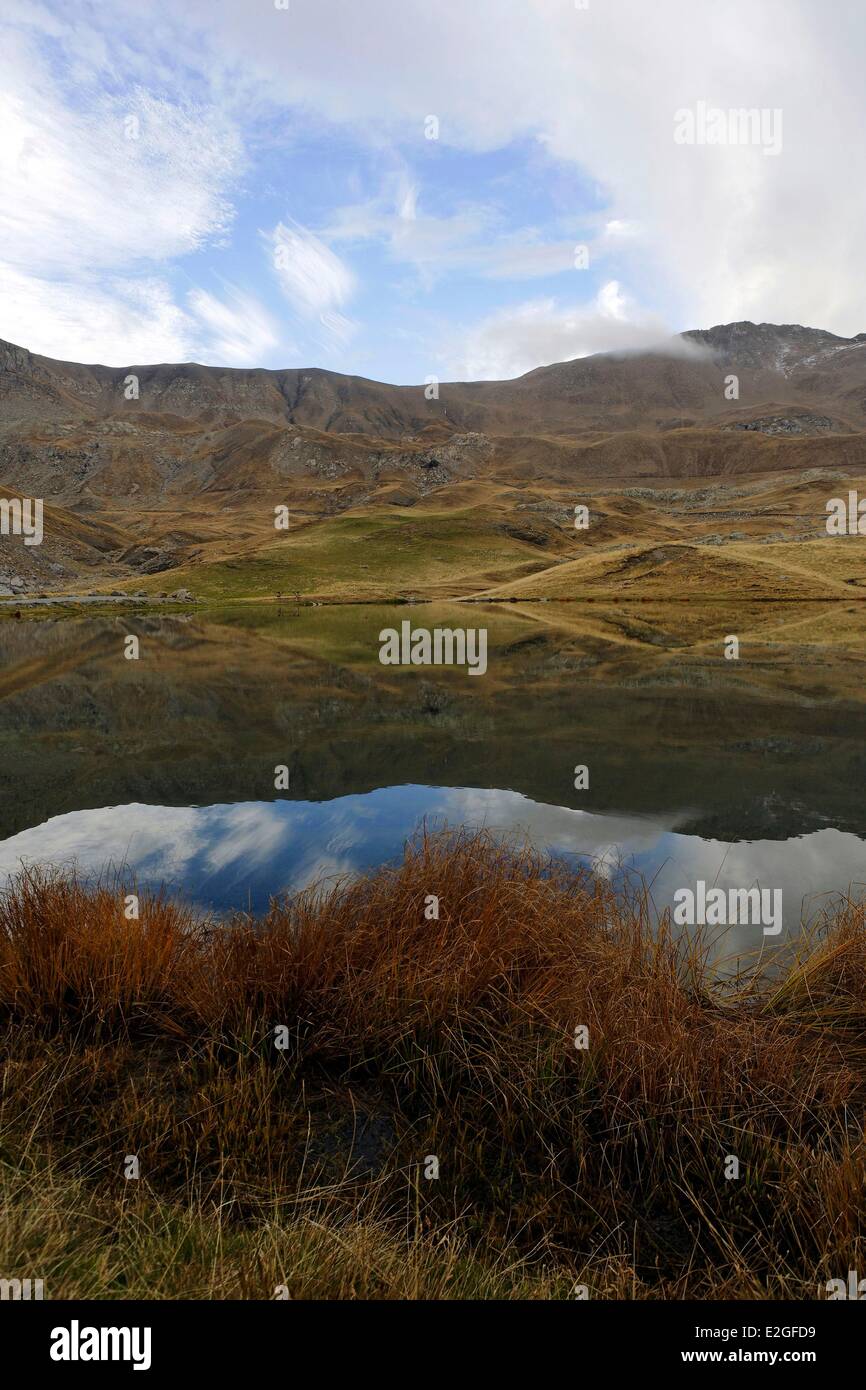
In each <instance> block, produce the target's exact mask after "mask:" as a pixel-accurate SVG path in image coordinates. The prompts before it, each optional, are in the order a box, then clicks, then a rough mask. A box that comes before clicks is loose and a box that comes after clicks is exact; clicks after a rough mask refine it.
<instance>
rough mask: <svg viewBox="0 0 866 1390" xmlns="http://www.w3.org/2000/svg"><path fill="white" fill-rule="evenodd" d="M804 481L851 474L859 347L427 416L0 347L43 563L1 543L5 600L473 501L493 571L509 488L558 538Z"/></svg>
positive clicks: (313, 383)
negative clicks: (763, 482) (277, 536)
mask: <svg viewBox="0 0 866 1390" xmlns="http://www.w3.org/2000/svg"><path fill="white" fill-rule="evenodd" d="M732 377H736V385H737V390H736V391H732V390H731V378H732ZM132 388H134V389H132ZM729 396H732V397H734V398H733V399H728V397H729ZM816 470H817V472H818V473H819V474H832V475H834V476H837V477H839V478H840V479H842V480H843V481H844V480H845V479H848V478H853V477H855V476H857V474H858V473H866V334H858V335H857V336H856V337H854V338H850V339H849V338H840V337H838V336H836V335H834V334H832V333H827V332H824V331H823V330H819V329H811V328H803V327H801V326H800V325H796V324H794V325H773V324H752V323H736V324H724V325H719V326H717V327H715V328H710V329H706V330H695V331H692V332H689V333H684V334H682V335H680V336H679V337H678V338H675V339H672V340H670V342H668V343H666V344H663V345H661V346H660V347H659V348H658V349H656V350H654V351H645V352H639V353H625V354H611V353H602V354H596V355H595V356H592V357H586V358H580V359H577V360H574V361H569V362H562V363H558V364H555V365H553V366H549V367H541V368H538V369H536V370H535V371H532V372H529V373H527V374H526V375H525V376H522V377H518V378H516V379H515V380H512V381H483V382H451V383H448V382H445V383H441V385H440V387H439V394H438V398H437V399H433V400H428V399H427V396H426V394H425V390H424V387H423V386H392V385H387V384H384V383H380V382H375V381H368V380H365V379H363V378H360V377H349V376H342V375H340V374H338V373H334V372H327V371H323V370H319V369H304V370H299V369H289V370H285V371H267V370H264V369H261V370H236V369H228V368H221V367H204V366H199V365H197V364H194V363H184V364H168V365H150V366H141V365H135V364H131V365H130V366H128V367H123V368H111V367H104V366H98V365H97V366H85V365H82V364H78V363H72V362H58V361H54V360H52V359H50V358H46V357H41V356H39V355H37V354H34V353H31V352H29V351H27V349H26V348H23V347H17V346H15V345H13V344H10V343H5V342H2V341H0V495H2V496H10V495H14V494H15V493H19V494H23V495H25V496H34V497H42V498H44V499H45V504H46V508H47V515H48V517H49V520H48V523H47V525H46V543H45V545H44V546H42V547H38V548H37V547H30V548H25V547H23V545H21V544H20V542H18V541H17V540H16V538H7V537H3V538H2V539H0V548H3V550H4V554H2V555H0V585H2V584H4V583H5V584H6V585H7V586H8V585H9V581H11V579H12V578H15V579H16V580H17V581H19V582H17V583H16V585H14V586H12V587H14V590H15V592H22V591H23V592H29V591H31V590H33V591H35V590H43V589H50V588H53V587H57V586H61V587H62V586H63V585H64V584H65V583H67V582H68V583H72V582H77V581H78V580H80V578H81V577H82V576H86V575H87V574H89V573H91V572H92V573H94V574H99V575H100V577H101V578H102V579H108V578H110V579H117V580H124V579H127V578H140V577H142V576H147V575H153V574H161V573H163V572H165V571H168V570H171V569H174V568H178V567H182V566H186V567H187V568H188V567H189V566H190V565H192V566H193V567H194V566H195V565H196V564H198V563H199V562H202V561H204V562H207V561H208V560H212V559H214V558H219V559H221V560H225V559H227V560H228V562H229V563H230V564H232V565H233V564H234V563H235V558H236V557H237V556H238V555H241V556H243V555H246V554H249V553H251V552H252V551H255V550H256V549H257V548H258V547H260V546H262V545H265V544H267V543H269V542H273V539H274V534H273V507H274V506H275V505H278V504H285V505H287V506H289V507H290V509H291V512H292V518H293V521H292V524H293V527H297V526H299V525H301V526H303V525H314V526H315V525H321V524H323V523H327V522H328V520H329V519H330V518H334V517H335V516H337V515H339V514H346V513H348V514H355V513H357V512H358V510H359V509H361V511H364V510H365V509H366V510H369V509H372V510H373V511H377V510H384V512H385V513H392V514H393V512H394V511H395V510H399V509H404V510H405V509H412V508H416V507H420V508H421V509H422V510H425V509H426V510H427V511H428V513H429V512H430V510H431V507H434V504H435V508H434V509H435V510H437V512H439V513H446V512H448V511H449V509H453V508H455V507H459V506H463V505H464V503H465V500H466V489H467V488H468V489H470V491H471V489H473V488H475V489H478V488H484V489H486V490H487V491H486V493H485V496H484V509H483V515H482V514H481V512H479V516H480V518H481V526H480V530H479V538H480V539H483V536H484V535H485V534H486V530H485V528H489V530H490V534H491V536H492V537H493V539H492V541H491V545H490V546H489V553H490V554H491V555H493V554H494V552H495V553H496V554H499V549H500V548H499V541H498V540H497V539H496V538H497V537H499V538H500V539H501V533H502V528H503V527H504V528H505V531H506V532H507V531H508V527H509V525H511V526H512V528H513V516H512V511H513V507H514V499H513V498H511V499H510V500H509V490H510V489H511V490H513V489H515V488H516V489H518V490H519V489H526V488H529V489H530V490H531V491H532V497H531V498H527V499H526V505H527V506H528V507H529V508H531V509H534V510H536V511H537V510H538V509H539V508H542V509H543V508H544V507H545V506H547V505H550V506H553V507H555V508H556V509H558V511H559V513H560V514H561V516H560V521H559V523H558V525H559V526H560V527H562V526H567V525H568V522H567V517H568V514H569V510H570V508H569V502H570V500H571V498H572V495H573V494H574V493H575V489H578V490H579V489H580V488H583V489H584V490H586V489H587V488H596V489H597V488H599V487H604V486H607V487H610V488H614V489H621V490H626V489H628V488H629V487H633V485H635V484H640V485H644V486H648V487H655V488H658V487H667V486H669V485H670V483H671V480H681V481H682V482H684V483H685V484H686V485H687V486H688V485H689V484H690V480H705V481H706V480H717V481H718V482H719V483H720V484H727V485H730V486H735V485H736V484H737V483H742V482H743V480H744V479H746V478H748V477H755V478H760V477H764V476H776V475H778V476H781V477H783V478H787V479H789V480H790V483H791V485H792V486H793V485H795V484H796V480H797V479H799V478H801V477H803V476H804V475H805V474H806V473H812V474H814V473H815V472H816ZM818 490H819V492H820V491H821V489H820V487H819V489H818ZM824 491H826V488H825V489H824ZM575 500H579V499H577V498H576V497H575ZM473 505H474V506H478V496H477V494H476V495H475V500H474V501H473ZM787 505H788V504H787V503H784V502H783V503H782V511H783V512H784V511H785V507H786V506H787ZM626 511H627V513H628V514H629V515H627V516H626V518H625V521H624V522H623V525H624V527H625V529H624V531H622V532H621V533H620V539H623V538H624V539H626V540H628V539H629V538H630V535H631V532H630V530H629V527H630V526H631V520H630V519H629V517H630V514H631V512H632V511H635V508H634V507H632V506H631V504H630V505H629V507H628V508H627V509H626ZM635 514H636V513H635ZM563 517H564V518H566V521H564V522H563V520H562V518H563ZM428 520H429V517H428ZM632 520H633V518H632ZM430 524H431V525H432V523H430ZM610 529H611V528H608V530H610ZM428 530H429V526H428ZM509 534H512V533H509ZM599 537H600V533H599V532H596V533H595V534H594V536H593V542H596V541H598V539H599ZM616 538H617V537H616V536H614V535H608V536H607V540H608V541H613V540H616ZM521 543H522V544H523V542H521ZM526 544H529V545H537V542H536V541H530V542H527V543H526ZM553 548H554V549H555V550H558V549H559V548H560V546H559V542H558V541H557V542H556V543H555V544H554V547H553ZM12 551H14V554H11V553H10V552H12ZM443 553H444V552H443ZM487 568H488V570H490V566H488V567H487ZM503 577H504V576H503ZM188 580H189V574H188V573H187V575H186V578H185V582H188ZM485 580H486V582H485V584H484V587H485V588H486V587H489V584H490V582H491V573H486V575H485Z"/></svg>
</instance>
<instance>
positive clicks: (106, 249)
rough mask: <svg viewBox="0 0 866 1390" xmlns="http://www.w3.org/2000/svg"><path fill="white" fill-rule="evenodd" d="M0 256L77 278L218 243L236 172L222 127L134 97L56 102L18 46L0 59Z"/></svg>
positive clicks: (234, 153)
mask: <svg viewBox="0 0 866 1390" xmlns="http://www.w3.org/2000/svg"><path fill="white" fill-rule="evenodd" d="M0 129H2V131H3V139H2V141H0V187H2V188H3V201H2V204H0V259H2V260H4V261H5V262H6V263H7V264H8V265H12V266H17V267H19V268H21V269H38V270H39V271H40V272H47V273H51V274H58V273H67V274H68V273H71V274H77V273H79V271H80V270H81V269H82V268H83V267H86V268H87V270H88V271H89V272H93V271H95V270H97V269H106V270H114V271H117V270H123V271H125V272H126V273H130V272H131V271H134V270H137V269H138V268H139V267H140V266H141V265H142V264H143V263H145V264H152V263H154V262H159V261H162V260H165V259H166V258H168V257H173V256H178V255H182V254H184V253H187V252H190V251H194V250H195V249H197V248H198V247H200V246H201V245H202V244H203V243H204V242H205V241H207V240H213V239H215V238H216V237H218V236H220V235H221V234H223V233H224V232H225V230H226V228H227V227H228V225H229V223H230V220H231V216H232V211H231V206H230V204H229V202H228V200H227V198H226V196H225V189H226V186H227V184H228V182H229V181H230V179H231V178H232V177H233V176H234V175H235V173H236V172H237V169H238V166H239V164H240V141H239V138H238V136H237V134H236V132H235V131H234V129H233V127H232V126H231V124H230V123H229V122H227V121H226V120H225V118H224V117H222V116H220V115H219V114H218V113H216V112H215V111H214V110H212V109H203V108H196V107H193V106H180V105H173V104H171V103H170V102H167V101H164V100H159V99H157V98H155V97H153V96H151V95H149V94H148V93H147V92H145V91H143V90H141V89H139V90H137V91H135V92H134V93H133V94H132V95H131V96H130V97H129V98H124V99H121V98H119V97H110V98H109V97H106V96H104V95H99V96H94V97H93V98H92V99H91V100H90V102H89V103H88V106H87V108H86V109H77V108H75V107H74V106H72V105H71V104H70V103H69V102H66V101H64V100H63V99H62V96H61V94H60V91H59V89H58V88H57V87H56V85H55V84H54V83H53V82H52V81H51V80H50V78H49V75H48V73H47V71H46V68H45V67H44V66H43V65H41V64H39V63H38V62H37V61H36V60H35V58H34V57H33V55H32V54H31V53H30V52H29V51H28V50H27V49H26V48H25V47H24V46H23V45H21V44H20V43H17V44H15V43H13V44H11V45H10V47H8V48H6V49H5V50H4V51H3V56H2V57H0Z"/></svg>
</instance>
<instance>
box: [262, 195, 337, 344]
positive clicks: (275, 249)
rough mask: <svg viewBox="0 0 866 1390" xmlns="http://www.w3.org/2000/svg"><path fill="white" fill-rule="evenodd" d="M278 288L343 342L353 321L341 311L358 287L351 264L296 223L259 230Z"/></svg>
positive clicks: (299, 311) (306, 316) (303, 314)
mask: <svg viewBox="0 0 866 1390" xmlns="http://www.w3.org/2000/svg"><path fill="white" fill-rule="evenodd" d="M262 238H263V241H264V243H265V245H266V247H267V250H268V254H269V257H270V260H271V264H272V266H273V270H274V274H275V275H276V278H277V282H278V284H279V286H280V289H281V291H282V293H283V295H284V297H285V299H286V300H287V301H288V303H289V304H290V305H291V307H292V309H293V310H294V312H295V313H296V314H297V315H298V316H299V317H300V318H302V319H307V320H313V321H315V322H317V323H318V324H320V325H321V326H322V328H324V329H325V331H326V333H327V334H328V335H329V336H330V337H331V338H332V339H335V340H336V341H338V342H340V343H345V342H347V341H348V339H349V338H350V337H351V336H352V333H353V332H354V330H355V326H356V325H355V324H354V323H353V321H352V320H351V319H350V318H347V317H346V316H345V315H344V314H343V313H342V312H341V310H342V308H343V306H344V305H346V304H347V303H348V301H349V300H350V299H351V298H352V296H353V295H354V293H355V291H356V289H357V284H358V282H357V277H356V276H355V274H354V272H353V271H352V270H351V269H350V267H349V266H348V265H347V264H346V262H345V261H343V260H342V259H341V258H340V256H338V255H337V254H336V252H335V251H333V250H332V249H331V247H330V246H328V245H327V243H326V242H325V241H324V240H323V239H322V238H321V237H320V236H317V235H316V233H315V232H311V231H309V230H308V229H307V228H306V227H302V226H301V225H300V224H299V223H289V224H288V225H287V224H285V223H283V222H278V223H277V225H276V226H275V227H274V228H273V229H272V230H271V231H270V232H263V233H262Z"/></svg>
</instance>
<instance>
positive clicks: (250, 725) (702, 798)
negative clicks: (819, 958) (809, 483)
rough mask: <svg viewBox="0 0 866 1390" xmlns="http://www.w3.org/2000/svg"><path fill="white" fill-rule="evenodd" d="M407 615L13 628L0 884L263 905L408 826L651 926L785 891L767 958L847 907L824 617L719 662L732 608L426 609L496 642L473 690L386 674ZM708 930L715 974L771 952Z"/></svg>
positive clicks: (0, 806)
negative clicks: (521, 846)
mask: <svg viewBox="0 0 866 1390" xmlns="http://www.w3.org/2000/svg"><path fill="white" fill-rule="evenodd" d="M550 607H551V608H558V607H559V606H554V605H551V606H550ZM405 612H406V610H405V609H403V610H402V613H403V614H405ZM395 613H396V614H397V615H398V617H397V618H395ZM400 614H401V610H399V609H396V610H394V609H385V608H372V607H356V608H349V609H339V610H337V609H316V610H302V611H301V612H300V613H294V612H281V611H280V610H278V609H264V608H258V607H256V608H252V607H250V608H247V609H244V610H234V611H226V612H224V613H208V614H207V615H199V614H196V615H194V616H180V615H175V616H147V617H138V618H135V617H132V616H130V615H118V616H114V615H110V616H102V617H87V618H81V619H69V618H67V619H63V620H55V619H46V620H43V621H40V622H28V623H17V624H15V625H14V626H13V625H12V624H10V623H6V624H4V625H3V626H2V628H0V655H2V666H0V793H2V802H0V879H3V878H5V876H6V875H8V874H10V873H13V872H14V871H15V870H16V869H17V868H18V867H19V866H20V865H21V864H26V863H40V864H53V865H57V866H72V865H75V866H77V867H78V868H79V869H82V870H85V871H87V872H91V873H97V874H98V873H100V872H104V871H105V870H108V869H117V868H122V869H124V870H126V871H128V872H129V874H130V876H134V877H135V878H136V880H137V882H138V883H139V884H147V885H152V886H154V887H157V886H164V887H165V888H166V889H167V890H168V891H169V892H172V893H176V894H178V895H180V896H182V897H183V898H185V899H186V900H187V901H191V902H193V903H195V904H197V905H200V906H201V907H203V908H207V909H212V910H216V911H223V910H226V909H230V908H233V907H241V908H244V909H249V910H252V911H257V910H260V909H261V908H263V907H265V906H266V905H267V902H268V899H269V898H270V897H271V896H272V895H275V894H279V893H283V892H291V891H293V890H296V889H298V888H301V887H303V886H305V885H307V884H310V883H314V882H320V881H322V880H337V879H339V878H342V877H345V876H347V875H353V874H357V873H359V872H364V871H366V870H368V869H371V868H374V867H376V866H377V865H379V864H382V863H384V862H388V861H393V860H395V859H396V858H398V857H399V856H400V854H401V853H402V850H403V847H404V845H405V842H406V841H407V839H409V838H411V837H412V836H413V835H414V834H415V833H416V832H417V830H418V829H419V827H420V826H422V825H424V824H426V825H427V826H428V827H429V828H431V829H435V828H437V827H440V826H446V825H447V826H451V827H457V826H470V827H476V826H478V827H481V826H483V827H486V828H488V829H490V830H491V831H493V832H495V833H497V834H504V835H508V836H510V837H511V838H512V839H518V840H522V839H524V838H529V839H530V840H531V841H532V842H533V843H534V844H535V845H537V846H538V847H539V848H540V849H543V850H548V851H550V852H552V853H555V854H556V855H558V856H563V857H566V858H569V859H573V860H575V861H578V860H579V861H584V862H586V861H590V862H592V863H594V864H595V865H596V867H597V868H598V870H599V871H600V872H602V873H605V874H607V875H609V876H612V877H614V878H615V879H616V880H619V878H620V877H621V876H622V875H626V876H629V877H630V878H632V879H635V878H637V877H640V878H642V879H643V880H644V881H645V882H647V883H650V884H651V885H652V897H653V901H654V903H655V905H656V907H657V908H659V909H662V908H664V907H665V906H667V905H670V904H671V903H672V901H673V900H674V894H675V893H676V892H677V890H678V889H680V888H682V887H691V888H694V887H695V885H696V883H697V882H698V881H699V880H703V881H705V882H706V883H708V884H714V885H716V886H717V887H719V888H722V889H727V888H750V887H752V886H758V887H762V888H768V889H774V890H775V889H781V890H782V895H783V896H782V901H783V904H784V931H783V932H782V935H781V938H780V939H784V937H785V936H787V935H791V934H795V933H796V932H797V931H798V930H799V928H800V924H801V921H803V920H811V919H814V917H815V916H816V915H817V914H819V913H820V911H821V909H822V907H824V906H825V904H826V902H827V895H832V894H838V893H840V892H851V893H852V894H859V893H860V891H861V885H862V884H863V883H864V882H866V854H864V849H866V846H864V837H866V800H864V797H863V795H862V790H861V789H862V787H863V785H864V782H863V773H864V770H866V764H864V751H863V750H864V749H866V741H864V736H866V707H864V704H863V701H862V698H861V694H860V692H861V691H862V690H863V675H864V667H863V665H862V664H861V663H860V661H859V654H858V652H857V648H856V644H854V646H853V647H852V646H851V644H849V645H848V646H847V647H846V648H845V649H844V650H843V651H841V652H839V651H833V650H830V649H828V648H826V647H825V646H824V645H823V644H821V643H820V642H819V641H816V639H815V638H814V637H813V638H812V641H811V644H810V645H809V644H807V645H805V646H804V644H803V642H802V640H801V639H802V637H803V634H804V632H805V633H806V634H807V635H808V634H809V633H810V632H817V633H819V634H820V631H821V622H822V619H821V615H820V614H818V615H815V624H814V625H813V627H811V628H810V618H809V614H808V612H804V614H803V616H802V620H801V621H799V624H798V627H797V637H798V640H797V642H796V643H794V642H792V641H785V640H781V639H782V638H783V637H784V632H783V631H782V630H775V629H773V628H772V627H770V629H769V630H768V626H767V615H766V613H763V614H758V615H757V616H756V615H754V614H749V613H748V612H747V611H744V612H743V614H741V615H739V618H740V626H741V629H742V630H743V631H744V632H745V633H750V632H753V634H754V635H753V636H752V638H751V640H750V641H747V642H745V643H744V644H743V645H744V647H745V649H746V650H745V656H744V659H743V660H742V661H741V662H740V663H738V664H737V665H736V667H734V664H733V663H726V662H725V661H724V659H723V657H722V656H721V655H720V653H721V644H720V643H719V644H717V643H716V629H718V633H719V634H720V635H721V636H723V635H724V634H725V633H726V632H727V631H730V630H731V615H730V614H714V613H709V614H706V615H703V616H699V615H696V614H695V613H694V612H691V613H689V614H688V615H684V614H683V613H682V612H678V613H673V612H665V611H664V610H658V611H652V612H651V611H650V610H648V609H644V610H642V611H641V612H640V613H639V614H635V615H630V616H628V615H624V614H621V613H619V614H604V613H602V612H601V611H593V612H592V613H590V614H587V613H585V612H580V613H579V612H577V611H576V609H575V607H574V606H572V607H571V608H570V610H569V611H566V608H565V606H563V607H562V609H561V610H560V611H558V612H550V611H548V609H547V608H545V610H544V612H543V615H540V614H539V612H538V611H536V612H535V613H527V612H524V611H513V610H510V609H509V610H503V609H492V608H482V606H480V605H473V606H472V607H461V608H457V607H456V606H454V605H451V606H449V607H447V608H445V607H441V608H440V607H437V608H432V607H429V608H428V607H419V608H416V609H415V610H414V615H413V616H414V620H415V621H422V617H421V615H422V614H423V615H424V617H423V621H424V622H425V623H427V624H428V625H431V626H432V624H433V623H448V624H450V625H459V624H461V623H462V624H463V625H464V626H466V625H473V626H478V625H479V623H481V622H482V621H483V622H484V623H485V624H486V625H487V627H488V628H489V654H488V662H489V667H488V671H487V673H486V674H485V675H484V677H483V678H477V679H471V680H470V679H467V675H466V672H459V671H443V670H409V671H407V670H404V669H394V668H390V667H383V666H381V665H380V664H379V662H378V660H377V654H378V640H377V639H378V633H379V630H380V629H381V628H382V627H385V626H389V625H393V624H394V623H395V622H398V621H399V615H400ZM750 622H751V623H752V625H753V627H752V628H751V629H750V628H749V626H748V624H749V623H750ZM756 625H757V626H756ZM790 629H791V624H790V621H789V622H788V623H787V624H786V625H785V629H784V631H789V630H790ZM128 631H135V632H136V633H137V634H138V635H139V638H140V651H141V655H140V658H139V660H138V661H137V662H132V661H127V660H125V659H124V657H123V639H124V635H125V634H126V633H127V632H128ZM279 766H283V767H286V768H288V771H289V789H288V790H287V791H277V790H275V787H274V784H275V769H276V768H277V767H279ZM578 766H585V767H586V768H588V780H589V785H588V787H580V789H578V787H577V786H576V785H575V783H576V781H579V779H577V778H576V777H575V770H576V768H577V767H578ZM717 935H718V938H719V950H720V952H721V951H723V952H724V953H726V954H727V953H728V952H737V953H738V952H744V951H749V950H752V949H754V948H756V947H760V946H761V945H762V944H769V942H768V941H767V940H764V942H763V943H762V931H761V927H760V926H759V925H749V926H740V927H735V928H728V929H727V930H726V931H723V930H721V929H719V930H718V931H717ZM773 944H776V943H775V942H774V943H773Z"/></svg>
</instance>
